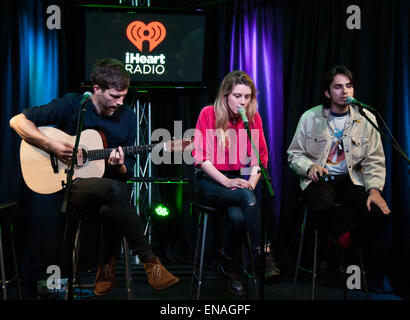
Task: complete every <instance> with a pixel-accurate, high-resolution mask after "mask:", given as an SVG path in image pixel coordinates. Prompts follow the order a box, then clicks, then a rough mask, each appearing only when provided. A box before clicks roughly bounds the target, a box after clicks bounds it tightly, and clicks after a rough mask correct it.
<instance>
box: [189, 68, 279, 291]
mask: <svg viewBox="0 0 410 320" xmlns="http://www.w3.org/2000/svg"><path fill="white" fill-rule="evenodd" d="M239 108H243V109H244V110H245V112H246V116H247V119H248V122H249V129H250V130H251V136H252V140H253V142H254V144H255V146H256V148H257V150H258V153H259V156H260V159H261V162H262V164H263V165H264V166H265V167H266V166H267V164H268V150H267V146H266V141H265V136H264V133H263V127H262V119H261V117H260V115H259V113H258V111H257V98H256V88H255V85H254V83H253V81H252V79H251V78H250V77H249V75H248V74H246V73H245V72H243V71H233V72H231V73H229V74H227V75H226V76H225V77H224V79H223V81H222V83H221V85H220V88H219V92H218V95H217V97H216V100H215V103H214V105H213V106H206V107H204V108H203V109H202V110H201V112H200V114H199V117H198V121H197V124H196V130H195V149H194V152H193V155H194V159H195V162H194V164H195V167H196V176H197V184H196V187H197V194H198V197H199V199H200V200H201V202H203V203H205V204H208V205H212V206H216V207H219V208H226V209H227V211H228V218H229V224H228V228H227V232H225V239H224V240H223V250H222V253H221V259H220V262H219V264H218V269H219V271H220V272H221V273H222V274H223V275H225V276H226V277H227V279H228V288H229V289H230V291H231V292H232V293H234V294H236V295H243V294H244V293H245V290H244V287H243V285H242V283H241V280H240V275H239V274H237V268H236V258H237V255H238V252H239V250H240V247H241V244H242V241H243V237H244V235H245V231H248V232H249V234H250V237H251V243H252V247H253V249H254V250H255V252H257V251H258V250H259V248H260V239H261V237H260V229H261V224H260V223H261V222H260V206H259V203H258V200H257V197H256V196H255V192H254V190H255V188H256V186H257V184H258V181H259V179H260V173H259V162H258V160H257V158H256V156H255V154H254V152H253V149H252V145H251V142H250V141H249V138H248V136H247V131H246V129H245V124H244V122H243V121H242V118H241V115H240V113H239ZM268 256H269V257H268V259H267V265H266V269H267V272H268V273H269V274H270V275H272V271H270V270H269V268H271V269H272V267H274V266H272V263H270V262H272V260H273V259H272V257H271V256H270V254H268ZM278 271H279V270H277V269H276V270H275V272H276V274H278V273H279V272H278Z"/></svg>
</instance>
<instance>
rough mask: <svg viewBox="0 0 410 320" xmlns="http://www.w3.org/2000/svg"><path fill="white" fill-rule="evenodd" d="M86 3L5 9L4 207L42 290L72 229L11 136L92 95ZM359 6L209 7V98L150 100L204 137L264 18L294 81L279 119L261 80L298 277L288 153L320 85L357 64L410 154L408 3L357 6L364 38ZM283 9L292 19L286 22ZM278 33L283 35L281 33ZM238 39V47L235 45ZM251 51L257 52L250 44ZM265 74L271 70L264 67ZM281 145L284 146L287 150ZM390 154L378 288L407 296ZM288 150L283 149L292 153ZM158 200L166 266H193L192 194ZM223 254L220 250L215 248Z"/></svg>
mask: <svg viewBox="0 0 410 320" xmlns="http://www.w3.org/2000/svg"><path fill="white" fill-rule="evenodd" d="M88 2H90V1H88ZM95 2H98V3H104V4H115V3H116V2H115V1H94V3H95ZM79 3H80V1H63V0H60V1H57V0H56V1H45V0H44V1H40V0H36V1H29V0H17V1H2V2H1V4H0V8H1V17H2V19H1V22H0V23H1V28H0V34H1V36H2V37H1V39H2V41H3V44H4V45H3V46H2V48H1V51H0V52H1V53H0V54H1V62H2V66H3V68H2V70H3V72H2V74H1V79H2V84H3V85H2V94H1V95H0V96H1V99H2V111H1V112H0V120H1V123H0V124H1V127H0V128H1V129H0V130H1V138H0V139H1V143H2V148H1V164H2V165H1V166H0V168H1V169H0V170H1V172H0V176H1V180H0V191H1V192H0V197H1V198H0V201H1V203H4V202H9V201H19V209H18V210H17V211H18V213H17V219H16V220H17V221H16V222H17V224H16V233H17V236H18V243H19V248H18V249H19V256H20V257H19V259H20V261H21V265H22V271H23V272H22V273H23V275H25V276H26V278H28V280H32V281H35V280H37V279H39V278H43V279H44V277H47V274H46V272H45V270H46V268H47V266H48V265H50V264H55V263H56V262H57V259H58V254H59V250H60V247H61V240H62V233H63V227H64V222H65V219H64V217H62V216H61V215H59V213H58V210H59V205H60V200H61V199H60V198H59V196H57V195H49V196H41V195H36V194H34V193H33V192H31V191H30V190H28V189H27V187H26V186H25V184H24V182H23V181H22V178H21V173H20V165H19V144H20V139H19V137H18V136H17V134H15V133H14V132H13V131H12V130H11V129H10V128H9V124H8V121H9V119H10V118H11V117H12V116H13V115H15V114H17V113H19V112H21V110H22V109H23V108H25V107H28V106H33V105H36V104H41V103H45V102H48V101H49V100H51V99H52V98H55V97H58V96H61V95H62V94H64V93H66V92H70V91H76V92H81V91H85V90H83V88H81V81H82V80H83V77H84V74H83V73H82V70H83V54H84V52H83V36H82V31H81V30H82V24H83V16H82V11H81V10H80V9H79V8H78V4H79ZM158 3H160V2H159V1H158ZM174 3H175V2H173V1H162V2H161V3H160V4H159V5H161V6H163V7H172V6H174V7H175V5H174ZM198 3H201V1H198ZM51 4H55V5H58V6H59V7H60V8H61V14H62V29H61V30H48V29H47V28H46V27H45V23H46V19H47V15H46V8H47V6H48V5H51ZM246 4H248V5H247V6H246ZM350 4H351V3H349V2H348V1H344V0H339V1H325V0H321V1H319V0H312V1H296V0H294V1H286V2H285V1H277V2H272V1H249V2H248V1H246V2H241V1H237V2H236V7H235V2H233V1H225V2H211V3H209V4H207V3H205V2H203V1H202V5H201V6H200V7H203V8H204V11H205V12H206V14H207V16H208V19H207V32H206V36H207V38H206V51H205V52H206V53H205V56H206V64H205V68H204V75H205V82H204V83H205V86H206V88H205V89H203V90H199V91H195V90H181V91H171V92H170V91H168V92H167V91H161V92H150V93H149V95H150V100H151V103H152V117H153V119H152V128H153V129H156V128H166V129H168V130H169V131H170V132H173V125H174V122H173V121H174V120H181V121H182V122H183V128H184V130H185V129H189V128H194V127H195V124H196V119H197V117H198V114H199V111H200V109H201V108H202V107H203V106H205V105H206V104H210V103H212V102H213V100H214V97H215V94H216V91H217V89H218V85H219V83H220V81H221V79H222V77H223V76H224V75H225V74H226V73H227V72H228V71H230V70H229V68H231V67H232V68H240V67H241V66H242V64H240V63H239V60H238V57H237V56H235V55H231V51H230V50H232V48H237V45H238V46H239V44H240V41H243V38H241V36H239V35H238V32H240V28H242V27H243V25H242V24H241V23H242V20H241V19H243V22H245V21H246V19H250V18H252V17H255V16H256V17H257V18H256V19H254V20H252V27H254V28H255V30H257V31H258V32H259V34H257V36H255V37H254V38H253V43H252V45H253V47H254V48H257V49H258V50H261V49H260V48H262V45H263V43H264V42H269V41H271V42H270V43H273V42H275V46H276V45H282V47H283V52H282V55H283V64H282V70H283V79H282V80H281V79H280V74H276V76H277V77H278V78H275V81H276V82H274V83H277V84H280V83H283V108H282V109H281V108H280V107H279V111H278V112H282V114H278V113H275V114H272V110H277V109H276V108H277V101H276V98H277V96H276V97H275V96H270V97H271V98H266V97H267V96H269V94H271V93H270V92H268V90H269V88H270V85H271V84H269V85H268V84H267V83H266V84H265V83H264V82H268V81H269V79H266V78H263V76H262V74H261V73H259V74H258V75H257V76H254V77H255V80H256V81H258V82H257V86H258V88H259V89H260V94H261V95H260V97H261V98H262V99H265V100H262V103H261V109H260V111H261V113H263V118H264V119H266V121H265V120H264V127H265V130H266V131H265V134H266V135H269V137H270V135H271V134H272V137H273V138H272V139H273V140H272V141H268V143H269V144H270V149H271V150H273V151H272V152H273V153H271V154H270V155H271V157H272V156H274V157H275V158H274V159H272V158H270V163H271V164H275V167H271V168H270V170H271V173H273V172H276V171H279V175H280V174H281V175H282V177H281V181H280V182H279V183H278V182H275V183H276V185H275V191H276V193H277V200H276V201H278V202H279V203H280V205H281V210H279V211H280V227H279V236H280V238H279V243H278V246H277V247H278V250H279V257H280V263H281V270H283V273H286V272H287V271H288V272H289V273H290V274H291V273H292V272H293V268H294V260H295V259H294V258H295V248H296V241H295V235H296V229H295V228H296V226H297V224H296V212H297V211H298V210H297V209H298V208H297V206H296V199H297V193H298V190H299V186H298V179H297V177H296V176H295V174H294V173H293V172H291V171H290V169H289V168H288V166H287V163H286V154H285V152H286V149H287V147H288V145H289V143H290V140H291V138H292V136H293V133H294V131H295V129H296V125H297V121H298V119H299V117H300V115H301V114H302V113H303V111H305V110H307V109H308V108H310V107H313V106H315V105H317V104H319V102H320V96H321V92H320V81H321V77H322V74H323V72H324V71H325V70H326V69H328V68H329V67H331V66H333V65H335V64H345V65H347V66H348V67H349V68H350V69H351V70H352V71H353V72H354V74H355V75H356V88H355V89H356V98H357V99H358V100H360V101H364V102H365V103H367V104H369V105H371V106H373V107H375V108H376V109H378V110H379V111H380V113H381V114H382V115H383V117H384V118H385V119H386V122H387V124H388V126H389V128H390V129H391V130H392V132H393V134H394V136H395V137H396V138H397V140H398V142H399V143H400V145H401V146H402V147H403V149H404V151H405V152H406V154H410V138H409V137H410V129H409V128H410V126H409V124H410V108H409V106H410V103H409V54H408V46H409V25H408V16H409V4H408V2H407V1H404V0H403V1H383V0H375V1H363V0H362V1H360V0H358V1H356V2H355V4H356V5H358V6H359V7H360V8H361V20H362V21H361V27H362V28H361V30H348V29H347V27H346V20H347V18H348V16H349V15H348V14H346V8H347V7H348V6H349V5H350ZM152 5H154V3H152ZM192 5H194V4H192ZM279 7H280V8H281V10H283V11H282V14H283V17H282V19H281V17H280V14H279V12H280V11H278V8H279ZM263 10H266V13H265V12H263ZM252 19H253V18H252ZM272 19H274V21H273V20H272ZM234 21H236V22H235V23H234ZM279 21H280V24H279V25H277V23H279ZM281 25H282V28H283V36H282V40H281V42H282V43H281V44H280V43H277V42H276V41H278V39H280V35H279V34H277V33H276V32H277V30H279V29H280V27H281ZM266 26H271V27H272V28H273V30H272V34H270V33H269V30H266ZM264 28H265V29H264ZM262 30H264V32H265V33H266V34H263V37H262V36H260V35H261V33H260V31H262ZM233 35H235V37H236V38H233ZM269 37H271V39H269ZM232 39H236V40H235V42H234V44H232ZM240 45H241V46H243V47H246V45H247V43H242V44H240ZM249 45H250V44H249ZM275 46H274V47H273V50H275V48H276V47H275ZM275 52H276V51H275ZM234 54H235V51H234ZM258 54H260V52H258ZM276 54H278V53H277V52H276ZM260 59H261V57H260V56H259V55H255V57H251V60H250V63H251V64H252V63H256V62H258V65H259V64H260ZM272 65H275V64H272ZM258 68H262V67H261V66H260V65H259V66H258ZM258 68H257V69H258ZM265 68H266V69H268V68H270V64H269V63H267V64H266V65H265ZM266 71H267V70H266ZM274 75H275V73H273V74H271V76H274ZM265 85H267V86H266V87H265ZM263 96H265V98H263ZM277 116H280V118H281V119H283V124H282V126H278V125H277V121H276V120H275V119H277V118H275V117H277ZM271 123H272V125H271ZM273 123H274V125H273ZM379 123H380V121H379ZM272 128H273V129H272ZM278 128H281V130H279V132H277V131H272V130H277V129H278ZM272 132H273V133H272ZM281 135H282V139H283V141H282V144H281V143H280V142H279V143H278V141H277V140H276V139H277V137H280V136H281ZM384 147H385V152H386V159H387V183H386V188H385V192H384V196H385V198H386V200H387V201H388V204H389V206H390V207H391V208H392V211H393V215H392V223H391V225H390V226H389V228H388V230H387V231H386V233H385V234H383V235H382V236H381V238H380V239H375V250H374V251H375V252H374V255H375V257H376V258H379V259H375V263H379V264H381V265H383V268H384V270H385V272H384V273H385V274H383V275H378V277H376V279H378V280H377V281H374V282H375V286H378V287H380V288H381V289H382V290H387V289H388V288H386V286H387V285H384V284H383V281H382V279H384V278H383V276H385V275H387V276H390V277H389V278H390V279H392V282H393V285H395V286H396V287H404V286H406V285H407V286H409V283H410V281H409V278H410V275H409V270H410V258H409V256H410V208H409V206H410V205H409V200H408V195H409V194H410V182H409V175H408V165H407V164H406V163H405V162H404V161H403V159H402V158H400V156H399V155H398V154H397V152H395V151H394V150H393V149H392V148H391V146H389V145H388V144H387V143H384ZM272 148H273V149H272ZM279 150H282V155H280V152H279ZM278 166H279V167H278ZM280 171H282V172H280ZM153 174H155V175H156V176H158V177H172V176H176V177H192V167H191V166H188V165H165V166H155V168H154V170H153ZM275 178H276V177H275ZM155 190H156V191H155V193H154V194H153V200H154V201H162V202H164V203H166V204H168V205H169V206H170V210H171V215H170V217H169V218H168V219H166V220H162V221H155V224H154V233H153V237H154V244H155V246H156V250H158V254H160V256H161V257H163V258H164V261H165V262H169V263H175V264H185V263H190V262H191V260H192V249H193V239H194V237H193V235H194V228H195V227H196V219H195V217H193V216H191V215H190V213H189V202H190V201H191V199H192V197H193V190H192V186H191V185H160V186H158V187H155ZM279 195H280V196H279ZM212 249H213V247H212V243H210V249H209V250H212ZM209 252H210V253H209V254H210V257H211V258H213V257H215V253H214V252H211V251H209Z"/></svg>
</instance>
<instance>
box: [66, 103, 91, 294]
mask: <svg viewBox="0 0 410 320" xmlns="http://www.w3.org/2000/svg"><path fill="white" fill-rule="evenodd" d="M87 101H88V99H87V100H85V101H82V103H80V106H81V109H80V111H79V117H78V122H77V132H76V137H75V143H74V149H73V154H72V156H71V161H70V167H69V169H68V170H66V172H67V181H66V182H65V183H64V182H63V187H64V188H65V192H64V199H63V203H62V205H61V210H60V212H61V213H62V214H64V215H66V227H65V231H64V237H63V245H62V250H61V255H62V256H63V255H64V249H65V243H66V241H67V233H68V232H71V233H70V234H72V231H73V229H72V228H73V217H72V215H71V214H67V212H69V211H68V206H69V201H70V197H71V190H72V186H73V174H74V167H75V164H76V163H77V153H78V145H79V142H80V137H81V132H82V130H83V123H84V116H85V112H86V111H87V107H86V102H87ZM73 246H74V244H73V243H72V241H69V245H68V248H69V250H68V254H69V257H71V259H69V267H68V277H67V299H68V300H73V298H74V295H73V262H74V261H73V259H74V258H73V256H72V251H73ZM77 270H78V268H77Z"/></svg>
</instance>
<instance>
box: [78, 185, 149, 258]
mask: <svg viewBox="0 0 410 320" xmlns="http://www.w3.org/2000/svg"><path fill="white" fill-rule="evenodd" d="M129 201H130V192H129V189H128V187H127V185H126V183H124V182H120V181H117V180H112V179H106V178H84V179H76V180H75V181H74V184H73V188H72V195H71V203H72V204H73V205H74V206H75V207H78V208H80V209H81V212H82V214H85V215H87V216H93V217H96V218H99V219H100V222H101V254H102V256H103V257H102V258H108V257H109V256H113V255H114V254H115V251H116V244H117V243H118V240H119V239H120V237H119V236H120V235H123V236H124V237H125V239H126V240H127V241H128V245H129V249H130V250H131V251H132V254H134V255H138V256H139V259H140V260H141V261H142V262H145V261H147V260H149V259H151V258H153V257H154V254H153V252H152V250H151V246H150V245H149V243H148V242H147V240H146V239H145V236H144V230H143V226H142V223H141V220H140V218H139V216H138V215H137V213H136V211H135V209H134V208H133V207H132V206H131V204H130V202H129Z"/></svg>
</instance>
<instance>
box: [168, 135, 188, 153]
mask: <svg viewBox="0 0 410 320" xmlns="http://www.w3.org/2000/svg"><path fill="white" fill-rule="evenodd" d="M164 145H165V147H164V149H165V150H166V151H168V152H184V151H186V150H188V151H192V150H193V149H194V137H191V138H189V139H175V138H174V139H172V140H169V141H167V142H165V143H164Z"/></svg>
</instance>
